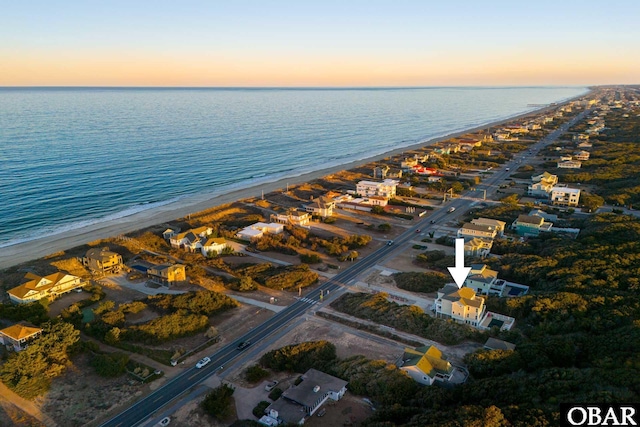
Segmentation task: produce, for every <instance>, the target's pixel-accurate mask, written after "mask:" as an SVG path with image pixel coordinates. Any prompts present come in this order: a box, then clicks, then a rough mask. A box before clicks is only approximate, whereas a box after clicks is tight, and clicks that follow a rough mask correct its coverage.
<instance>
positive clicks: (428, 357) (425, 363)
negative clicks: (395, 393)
mask: <svg viewBox="0 0 640 427" xmlns="http://www.w3.org/2000/svg"><path fill="white" fill-rule="evenodd" d="M398 367H399V368H400V370H402V371H404V372H406V373H407V375H409V376H410V377H411V378H413V379H414V381H416V382H417V383H420V384H424V385H432V384H433V383H434V382H435V381H442V382H446V381H449V380H450V379H451V376H452V375H453V372H454V370H455V368H454V367H453V366H452V365H451V363H449V362H448V361H447V359H446V357H444V356H443V355H442V352H441V351H440V350H438V348H437V347H435V346H433V345H432V346H425V347H418V348H416V349H415V350H414V349H412V348H405V350H404V354H403V355H402V360H401V362H400V363H399V366H398Z"/></svg>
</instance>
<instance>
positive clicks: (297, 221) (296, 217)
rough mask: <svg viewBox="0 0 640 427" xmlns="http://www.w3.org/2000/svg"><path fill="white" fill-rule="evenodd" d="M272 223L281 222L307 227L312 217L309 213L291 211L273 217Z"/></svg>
mask: <svg viewBox="0 0 640 427" xmlns="http://www.w3.org/2000/svg"><path fill="white" fill-rule="evenodd" d="M271 221H274V222H279V223H280V224H291V225H297V226H305V225H307V224H309V222H310V221H311V215H309V213H308V212H302V211H299V210H296V209H290V210H289V211H287V212H286V213H280V214H277V215H271Z"/></svg>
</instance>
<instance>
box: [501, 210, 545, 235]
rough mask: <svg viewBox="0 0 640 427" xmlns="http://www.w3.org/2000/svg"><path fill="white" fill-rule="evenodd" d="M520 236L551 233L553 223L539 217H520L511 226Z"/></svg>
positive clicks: (523, 215)
mask: <svg viewBox="0 0 640 427" xmlns="http://www.w3.org/2000/svg"><path fill="white" fill-rule="evenodd" d="M511 226H512V228H513V229H514V230H515V231H516V233H517V234H518V235H519V236H538V235H539V234H540V233H541V232H546V231H551V227H553V223H551V222H547V221H545V220H544V218H542V217H540V216H537V215H525V214H522V215H518V218H516V220H515V221H514V222H513V224H511Z"/></svg>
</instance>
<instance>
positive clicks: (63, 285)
mask: <svg viewBox="0 0 640 427" xmlns="http://www.w3.org/2000/svg"><path fill="white" fill-rule="evenodd" d="M24 278H25V280H26V281H25V283H23V284H21V285H20V286H16V287H15V288H12V289H9V290H8V291H7V293H8V294H9V298H10V299H11V302H14V303H18V304H26V303H30V302H34V301H40V300H41V299H42V298H48V299H51V300H52V299H55V298H57V297H58V296H60V295H62V294H66V293H68V292H71V291H72V290H74V289H78V288H81V287H82V286H84V285H85V282H84V281H83V280H82V279H81V278H79V277H76V276H72V275H71V274H66V273H63V272H57V273H53V274H49V275H48V276H44V277H41V276H38V275H37V274H34V273H27V274H25V276H24Z"/></svg>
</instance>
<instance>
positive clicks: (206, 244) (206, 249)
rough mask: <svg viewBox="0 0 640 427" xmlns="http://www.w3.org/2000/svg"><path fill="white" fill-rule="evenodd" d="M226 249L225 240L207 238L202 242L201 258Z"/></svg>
mask: <svg viewBox="0 0 640 427" xmlns="http://www.w3.org/2000/svg"><path fill="white" fill-rule="evenodd" d="M226 247H227V240H226V239H225V238H224V237H209V238H207V239H206V240H203V241H202V247H201V248H200V251H201V252H202V255H203V256H209V255H210V254H213V253H216V254H220V253H222V251H223V250H224V249H225V248H226Z"/></svg>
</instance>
